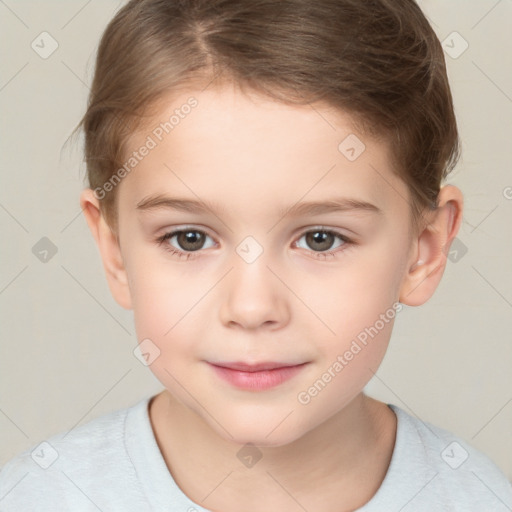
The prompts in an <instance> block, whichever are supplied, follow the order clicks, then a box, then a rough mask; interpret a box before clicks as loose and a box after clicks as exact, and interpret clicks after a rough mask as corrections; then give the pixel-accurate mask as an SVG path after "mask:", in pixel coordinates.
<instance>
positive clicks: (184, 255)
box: [157, 227, 355, 260]
mask: <svg viewBox="0 0 512 512" xmlns="http://www.w3.org/2000/svg"><path fill="white" fill-rule="evenodd" d="M186 232H195V233H200V234H202V235H205V236H208V237H209V236H210V235H208V233H206V232H205V231H203V230H201V229H196V228H185V229H177V230H175V231H170V232H168V233H164V234H163V235H162V236H160V237H158V238H157V243H158V245H159V246H162V245H163V247H164V250H165V251H167V252H169V253H170V254H171V256H177V257H178V258H180V259H185V260H188V259H190V258H194V257H195V256H196V254H195V253H199V252H200V251H201V249H198V250H197V251H189V252H186V251H180V250H178V249H176V248H175V247H172V246H171V245H169V244H165V242H166V241H167V240H170V239H171V238H173V237H174V236H175V235H177V234H179V233H186ZM318 232H322V233H327V234H330V235H334V236H335V237H337V238H339V239H340V240H341V241H342V242H343V244H342V245H341V246H340V247H337V248H336V249H335V250H331V251H310V252H312V253H313V254H314V255H315V256H314V258H316V259H320V260H326V259H327V258H328V257H333V258H334V257H337V256H338V253H341V252H343V251H345V250H346V249H347V248H348V247H347V246H349V245H355V242H354V241H352V240H351V239H349V238H348V237H346V236H345V235H342V234H341V233H339V232H337V231H334V230H331V229H326V228H319V227H318V228H314V229H309V230H307V231H304V232H303V233H302V234H301V235H300V237H299V238H298V240H300V239H301V238H302V237H303V236H304V235H307V234H308V233H318ZM210 238H211V237H210Z"/></svg>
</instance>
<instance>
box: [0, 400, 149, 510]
mask: <svg viewBox="0 0 512 512" xmlns="http://www.w3.org/2000/svg"><path fill="white" fill-rule="evenodd" d="M145 403H147V399H145V400H142V401H140V402H139V403H137V404H136V405H134V406H132V407H129V408H125V409H120V410H117V411H113V412H111V413H109V414H106V415H103V416H101V417H98V418H95V419H93V420H91V421H89V422H88V423H86V424H84V425H81V426H79V427H76V428H73V429H72V430H70V431H68V432H61V433H58V434H55V435H53V436H51V437H49V438H48V439H46V440H44V441H42V442H40V443H37V444H35V445H33V446H31V447H30V448H29V449H27V450H25V451H24V452H22V453H19V454H18V455H17V456H15V457H14V458H13V459H11V460H10V461H8V462H7V464H5V465H4V466H3V467H2V468H1V470H0V508H1V509H2V511H5V512H10V511H11V510H12V511H14V510H16V511H21V510H41V511H46V510H64V509H68V510H71V509H73V510H89V509H88V508H77V504H79V503H82V502H83V503H84V504H86V503H88V505H87V506H91V503H95V497H96V499H97V501H99V502H101V501H102V499H104V496H103V495H102V494H103V492H102V489H104V487H105V481H106V480H108V481H109V485H114V486H115V485H119V484H116V483H115V482H116V481H117V482H119V475H120V473H122V476H123V481H122V482H123V483H122V485H123V486H127V485H130V483H132V484H133V485H135V484H136V480H137V476H136V474H135V471H134V468H133V465H132V464H131V462H130V460H129V456H128V454H127V451H126V449H125V446H124V443H125V435H124V431H125V422H126V419H127V416H128V413H129V412H130V411H133V410H135V409H136V408H140V407H143V406H144V404H145ZM35 503H37V504H38V505H37V507H36V506H34V504H35ZM98 506H99V505H98ZM52 507H53V508H52ZM68 507H69V508H68ZM73 507H75V508H73ZM100 508H101V507H100Z"/></svg>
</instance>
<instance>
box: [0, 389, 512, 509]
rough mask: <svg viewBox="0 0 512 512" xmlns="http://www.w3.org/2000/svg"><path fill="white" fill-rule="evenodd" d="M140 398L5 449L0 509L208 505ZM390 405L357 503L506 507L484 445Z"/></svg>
mask: <svg viewBox="0 0 512 512" xmlns="http://www.w3.org/2000/svg"><path fill="white" fill-rule="evenodd" d="M149 400H150V397H148V398H145V399H143V400H141V401H140V402H138V403H137V404H135V405H134V406H132V407H129V408H127V409H122V410H118V411H115V412H113V413H110V414H107V415H104V416H102V417H99V418H96V419H94V420H92V421H90V422H88V423H86V424H84V425H82V426H80V427H77V428H75V429H73V430H72V431H71V432H69V433H67V434H66V433H61V434H57V435H55V436H52V437H50V438H49V439H48V440H47V441H44V442H42V443H41V444H39V445H37V446H34V447H32V448H31V449H29V450H27V451H25V452H23V453H20V454H19V455H17V456H16V457H14V458H13V459H11V460H10V461H9V462H8V463H7V464H6V465H5V466H4V467H3V468H2V470H1V472H0V511H1V512H57V511H72V512H86V511H87V512H89V511H91V512H92V511H94V512H98V511H103V512H113V511H120V512H130V511H133V512H146V511H148V512H149V511H153V512H160V511H162V512H163V511H165V512H174V511H176V512H210V511H209V510H208V503H207V500H206V502H205V503H203V504H200V503H195V502H193V501H191V500H190V499H189V498H188V497H187V496H186V495H185V494H184V493H183V492H182V491H181V489H180V488H179V487H178V486H177V485H176V483H175V481H174V480H173V478H172V475H171V473H170V472H169V470H168V469H167V466H166V464H165V461H164V459H163V456H162V454H161V452H160V450H159V448H158V445H157V443H156V440H155V437H154V434H153V430H152V427H151V423H150V419H149V412H148V403H149ZM389 407H391V409H392V410H393V411H394V412H395V414H396V416H397V419H398V422H397V434H396V442H395V448H394V451H393V455H392V458H391V463H390V466H389V469H388V471H387V473H386V476H385V479H384V481H383V483H382V485H381V487H380V488H379V490H378V491H377V493H376V494H375V496H374V497H373V498H372V499H371V500H370V501H369V502H368V503H367V504H366V505H364V506H363V507H362V508H360V509H358V511H359V512H395V511H396V512H399V511H401V512H440V511H443V512H444V511H457V512H459V511H460V512H470V511H471V512H510V511H511V510H512V486H511V485H510V483H509V482H508V480H507V479H506V478H505V476H504V475H503V473H502V472H501V471H500V470H499V469H498V468H497V467H496V466H495V465H494V463H493V462H491V461H490V460H489V459H488V458H487V457H486V456H485V455H483V454H482V453H480V452H478V451H477V450H475V449H474V448H472V447H471V446H469V445H467V444H466V443H465V442H464V441H462V440H461V439H458V438H457V437H455V436H454V435H453V434H451V433H450V432H448V431H446V430H443V429H440V428H438V427H435V426H433V425H430V424H429V423H425V422H422V421H420V420H418V419H416V418H414V417H413V416H410V415H409V414H408V413H406V412H405V411H404V410H402V409H401V408H399V407H397V406H395V405H389ZM198 464H200V462H199V461H198ZM342 500H343V497H342V496H340V504H341V503H342ZM311 512H313V511H311Z"/></svg>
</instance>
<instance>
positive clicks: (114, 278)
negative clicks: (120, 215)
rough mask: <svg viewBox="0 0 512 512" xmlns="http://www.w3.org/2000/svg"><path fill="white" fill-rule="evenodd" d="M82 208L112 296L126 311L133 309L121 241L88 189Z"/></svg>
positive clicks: (82, 199)
mask: <svg viewBox="0 0 512 512" xmlns="http://www.w3.org/2000/svg"><path fill="white" fill-rule="evenodd" d="M80 206H81V208H82V211H83V213H84V216H85V219H86V221H87V225H88V226H89V229H90V230H91V233H92V236H93V237H94V240H95V241H96V244H97V246H98V249H99V251H100V255H101V259H102V262H103V268H104V269H105V274H106V277H107V282H108V285H109V288H110V292H111V293H112V296H113V297H114V299H115V300H116V302H117V303H118V304H119V305H120V306H121V307H123V308H125V309H131V308H132V304H131V296H130V289H129V286H128V278H127V273H126V269H125V266H124V262H123V258H122V255H121V249H120V246H119V241H118V239H117V237H116V235H115V233H114V232H113V231H112V229H111V228H110V226H109V225H108V224H107V222H106V221H105V219H104V217H103V215H102V213H101V210H100V205H99V200H98V199H97V198H96V196H95V195H94V192H93V191H92V190H91V189H90V188H88V189H85V190H83V191H82V193H81V195H80Z"/></svg>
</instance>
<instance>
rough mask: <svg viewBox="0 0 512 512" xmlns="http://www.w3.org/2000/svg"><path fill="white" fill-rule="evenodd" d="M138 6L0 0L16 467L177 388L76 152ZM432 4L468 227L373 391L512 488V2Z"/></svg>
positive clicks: (4, 321) (2, 407)
mask: <svg viewBox="0 0 512 512" xmlns="http://www.w3.org/2000/svg"><path fill="white" fill-rule="evenodd" d="M123 3H124V2H121V3H120V2H118V1H110V0H109V1H105V0H101V1H100V0H89V1H86V0H81V1H66V2H61V1H56V0H45V2H36V1H34V0H32V1H28V0H27V1H15V0H5V1H1V2H0V34H1V36H0V37H1V43H2V44H1V54H2V67H1V75H0V108H1V117H0V124H1V127H0V129H1V138H0V140H1V147H0V159H1V164H2V171H1V179H2V185H1V187H0V224H1V239H2V240H1V244H0V246H1V262H2V264H1V271H0V305H1V323H0V325H1V351H0V432H1V436H0V465H2V464H3V463H5V462H6V461H7V460H8V459H10V458H11V457H12V456H14V455H15V454H17V453H18V452H20V451H22V450H25V449H27V448H29V447H32V446H35V445H36V444H38V443H39V442H41V441H43V440H44V439H46V438H47V437H49V436H50V435H52V434H54V433H57V432H62V431H67V430H70V429H71V428H73V427H74V426H76V425H78V424H83V423H85V422H87V421H90V420H91V419H93V418H96V417H98V416H100V415H103V414H106V413H109V412H110V411H113V410H115V409H119V408H123V407H128V406H130V405H133V404H134V403H136V402H137V401H138V400H139V399H142V398H143V397H145V396H148V395H151V394H154V393H156V392H158V391H160V390H161V389H162V386H161V385H160V383H159V382H158V381H157V380H156V378H155V377H154V376H153V375H152V373H151V371H150V370H149V369H148V368H146V367H145V366H143V365H142V364H141V363H140V362H139V360H138V359H137V358H136V357H135V356H134V354H133V350H134V348H135V346H136V344H137V340H136V335H135V332H134V326H133V321H132V313H131V312H130V311H126V310H123V309H122V308H121V307H120V306H118V305H117V303H116V302H115V301H114V300H113V298H112V297H111V295H110V292H109V290H108V287H107V283H106V280H105V277H104V273H103V267H102V264H101V261H100V257H99V253H98V251H97V248H96V246H95V244H94V241H93V238H92V236H91V235H90V233H89V231H88V228H87V225H86V223H85V219H84V217H83V215H82V213H81V210H80V206H79V193H80V190H81V189H82V188H83V187H84V177H85V165H84V163H83V158H82V154H81V143H82V141H81V139H78V140H77V141H76V142H75V144H74V145H70V144H67V145H65V142H66V140H67V138H68V136H69V135H70V133H71V131H72V130H73V128H74V127H75V126H76V124H77V122H78V121H79V119H80V117H81V116H82V115H83V113H84V110H85V105H86V98H87V94H88V91H89V84H90V82H91V76H92V71H93V64H94V55H95V51H96V48H97V45H98V42H99V38H100V35H101V33H102V32H103V30H104V28H105V26H106V24H107V22H108V21H109V20H110V19H111V18H112V16H113V14H114V13H115V11H116V10H117V9H118V8H119V7H120V5H122V4H123ZM420 5H421V7H422V8H423V9H424V12H425V13H426V14H427V16H428V17H429V19H430V21H431V23H432V25H433V27H434V29H435V31H436V33H437V35H438V36H439V38H440V40H441V41H445V46H446V52H447V53H446V59H447V66H448V72H449V78H450V81H451V87H452V91H453V95H454V101H455V107H456V114H457V117H458V123H459V129H460V135H461V138H462V141H463V148H462V149H463V156H462V159H461V161H460V162H459V164H458V166H457V168H456V170H455V172H454V173H453V175H452V177H451V179H450V180H449V182H450V183H453V184H455V185H457V186H459V187H460V188H461V189H462V191H463V192H464V195H465V201H466V204H465V212H464V222H463V225H462V228H461V231H460V233H459V235H458V238H457V240H456V245H455V246H454V248H455V250H454V251H452V253H451V255H450V261H449V262H448V266H447V269H446V272H445V276H444V279H443V281H442V283H441V285H440V287H439V289H438V290H437V292H436V293H435V295H434V297H433V298H432V299H431V300H430V301H429V303H427V304H426V305H424V306H422V307H419V308H405V310H404V311H403V312H402V313H400V314H399V315H398V318H397V322H396V324H395V329H394V334H393V337H392V340H391V345H390V348H389V351H388V353H387V355H386V357H385V360H384V362H383V364H382V366H381V367H380V369H379V371H378V373H377V375H376V376H375V377H374V378H373V379H372V381H371V382H370V384H369V385H368V387H367V392H368V393H369V394H370V395H372V396H374V397H376V398H378V399H380V400H383V401H385V402H388V403H394V404H397V405H399V406H400V407H402V408H404V409H405V410H407V411H408V412H410V413H411V414H413V415H416V416H417V417H419V418H421V419H422V420H425V421H428V422H431V423H434V424H435V425H438V426H441V427H444V428H446V429H448V430H451V431H452V432H454V433H455V434H457V435H458V436H460V437H462V438H463V439H465V440H466V441H468V442H469V443H471V444H473V445H474V446H475V447H476V448H478V449H480V450H481V451H483V452H484V453H486V454H487V455H489V456H490V457H491V458H492V459H493V460H494V461H495V462H496V463H497V464H498V466H500V467H501V468H502V470H503V471H504V472H505V473H506V475H507V476H508V478H509V479H512V386H511V384H512V371H511V368H512V343H511V338H512V335H511V333H512V270H511V267H512V228H511V225H512V222H511V221H512V172H511V161H512V159H511V151H510V149H511V146H512V73H511V69H512V44H511V43H510V41H511V39H510V27H511V26H512V2H511V1H510V0H501V1H496V0H471V1H468V0H435V1H434V0H423V1H421V2H420ZM42 32H47V33H48V34H49V36H50V37H49V36H48V35H42V36H41V35H40V34H41V33H42ZM454 32H457V34H453V33H454ZM41 38H45V39H44V41H45V43H44V44H42V43H41V42H40V41H41ZM52 40H54V41H56V43H54V42H53V41H52ZM38 41H39V43H38ZM33 42H34V43H33ZM38 44H39V47H38V46H37V45H38ZM52 44H53V45H55V44H58V47H57V48H56V50H55V51H54V52H53V53H52V54H51V55H49V56H47V55H44V52H49V51H50V50H51V49H52ZM466 46H467V48H466ZM43 47H44V48H43ZM41 53H42V54H43V56H45V57H46V58H43V56H41ZM41 248H42V249H41ZM41 251H43V252H41ZM44 251H47V252H46V253H44Z"/></svg>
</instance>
